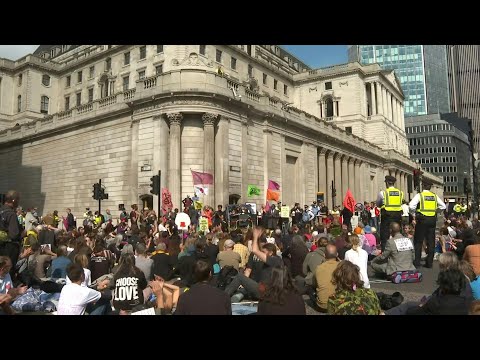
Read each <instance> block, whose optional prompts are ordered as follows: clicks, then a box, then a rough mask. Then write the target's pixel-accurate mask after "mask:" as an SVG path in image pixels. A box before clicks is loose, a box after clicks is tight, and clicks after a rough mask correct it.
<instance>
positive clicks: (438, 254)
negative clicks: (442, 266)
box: [433, 253, 440, 261]
mask: <svg viewBox="0 0 480 360" xmlns="http://www.w3.org/2000/svg"><path fill="white" fill-rule="evenodd" d="M439 256H440V253H435V255H434V256H433V260H434V261H438V258H439Z"/></svg>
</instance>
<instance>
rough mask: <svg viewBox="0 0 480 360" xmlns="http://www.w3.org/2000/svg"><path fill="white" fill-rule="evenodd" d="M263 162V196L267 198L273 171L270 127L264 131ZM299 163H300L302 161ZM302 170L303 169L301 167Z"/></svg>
mask: <svg viewBox="0 0 480 360" xmlns="http://www.w3.org/2000/svg"><path fill="white" fill-rule="evenodd" d="M263 160H264V164H263V191H262V194H263V195H262V196H263V197H265V198H267V189H268V180H269V177H270V174H271V171H272V131H271V130H270V129H269V128H268V125H267V126H266V127H265V128H264V129H263ZM297 161H300V159H298V160H297ZM300 169H303V167H301V166H300ZM297 185H298V184H297Z"/></svg>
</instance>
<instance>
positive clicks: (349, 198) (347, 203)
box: [343, 189, 356, 213]
mask: <svg viewBox="0 0 480 360" xmlns="http://www.w3.org/2000/svg"><path fill="white" fill-rule="evenodd" d="M355 204H356V202H355V199H354V198H353V195H352V192H351V191H350V189H348V190H347V194H346V195H345V199H344V200H343V206H344V207H346V208H347V209H348V210H350V211H351V212H352V213H353V212H355Z"/></svg>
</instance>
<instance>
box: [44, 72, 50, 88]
mask: <svg viewBox="0 0 480 360" xmlns="http://www.w3.org/2000/svg"><path fill="white" fill-rule="evenodd" d="M42 84H43V85H45V86H50V76H48V75H43V76H42Z"/></svg>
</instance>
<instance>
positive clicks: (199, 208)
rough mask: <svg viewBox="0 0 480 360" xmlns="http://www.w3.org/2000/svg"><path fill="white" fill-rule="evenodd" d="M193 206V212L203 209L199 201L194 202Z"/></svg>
mask: <svg viewBox="0 0 480 360" xmlns="http://www.w3.org/2000/svg"><path fill="white" fill-rule="evenodd" d="M193 205H194V206H195V210H202V208H203V203H201V202H200V201H194V202H193Z"/></svg>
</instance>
